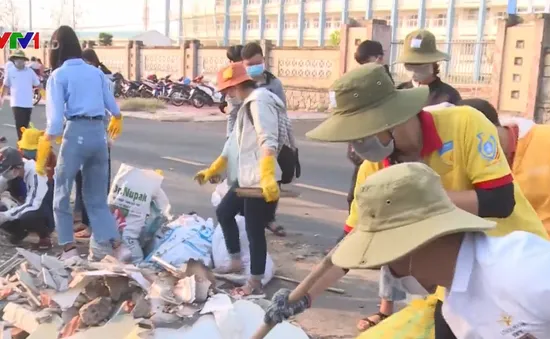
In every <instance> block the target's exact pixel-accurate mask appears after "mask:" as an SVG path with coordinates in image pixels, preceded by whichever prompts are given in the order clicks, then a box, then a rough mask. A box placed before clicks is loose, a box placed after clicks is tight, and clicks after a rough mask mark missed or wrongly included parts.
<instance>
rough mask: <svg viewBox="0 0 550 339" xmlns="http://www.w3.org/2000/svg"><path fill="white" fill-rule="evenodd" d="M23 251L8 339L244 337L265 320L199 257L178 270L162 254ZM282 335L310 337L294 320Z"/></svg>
mask: <svg viewBox="0 0 550 339" xmlns="http://www.w3.org/2000/svg"><path fill="white" fill-rule="evenodd" d="M17 251H18V254H17V255H16V256H14V257H13V258H12V259H10V260H9V261H8V262H6V264H4V265H3V267H1V271H0V274H1V275H2V278H0V300H1V301H0V309H1V314H2V319H3V323H2V327H1V328H0V331H1V332H0V333H2V334H1V335H3V336H2V338H12V337H17V338H19V336H18V335H19V334H25V335H26V333H28V334H29V337H28V338H30V339H50V338H51V339H57V338H98V337H99V336H101V335H105V336H108V337H109V338H113V339H114V338H127V339H137V338H151V339H153V338H161V337H162V338H163V339H169V338H182V337H184V338H189V339H193V338H197V339H204V338H210V339H218V338H219V339H245V338H250V337H251V336H252V334H253V333H254V331H255V330H256V329H257V328H258V327H259V326H260V324H261V323H262V321H263V315H264V312H263V310H262V308H261V307H260V306H259V305H258V304H255V303H252V302H250V301H246V300H239V301H236V302H235V301H234V300H232V299H231V298H230V296H229V295H227V294H225V293H224V292H222V291H221V290H219V289H218V288H217V287H216V286H217V282H216V280H215V278H214V276H213V274H212V272H211V271H210V270H209V269H208V268H207V267H206V266H205V265H204V264H202V263H201V262H199V261H196V260H193V259H190V260H189V261H188V262H187V263H186V264H184V265H182V266H180V267H179V268H176V267H174V266H172V265H170V264H168V263H166V262H164V261H163V260H162V259H157V258H156V257H155V260H156V262H157V264H158V265H159V266H160V267H162V268H161V269H156V270H154V269H149V268H138V267H136V266H134V265H125V264H121V263H119V262H117V261H116V259H114V258H112V257H106V258H104V259H103V260H102V261H100V262H87V261H85V260H83V259H81V258H78V257H77V258H73V259H70V260H67V261H65V262H61V261H60V260H58V259H56V258H54V257H52V256H48V255H38V254H35V253H32V252H30V251H27V250H24V249H17ZM263 302H264V303H265V300H264V301H263ZM23 337H24V336H23ZM283 337H286V338H295V339H301V338H304V339H305V338H308V336H307V335H306V334H305V332H303V331H302V330H301V329H300V328H298V327H296V326H294V325H291V324H290V323H283V324H280V325H278V326H277V327H276V328H275V329H274V330H273V331H272V332H271V333H270V335H269V336H268V337H267V338H283Z"/></svg>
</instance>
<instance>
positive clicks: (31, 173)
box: [0, 159, 48, 220]
mask: <svg viewBox="0 0 550 339" xmlns="http://www.w3.org/2000/svg"><path fill="white" fill-rule="evenodd" d="M23 162H24V168H25V174H24V176H23V181H24V182H25V185H26V186H27V196H26V197H25V201H24V202H23V204H21V205H20V206H16V207H13V208H10V209H9V210H7V211H6V212H5V215H6V216H7V217H8V220H15V219H19V218H21V216H23V214H25V213H28V212H32V211H36V210H38V209H39V208H40V206H41V205H42V200H43V199H44V197H45V196H46V193H47V192H48V177H46V176H45V175H39V174H38V173H36V170H35V166H36V164H35V162H34V160H27V159H23ZM7 189H8V181H7V180H6V179H4V177H2V176H0V192H4V191H6V190H7Z"/></svg>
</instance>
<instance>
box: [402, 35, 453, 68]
mask: <svg viewBox="0 0 550 339" xmlns="http://www.w3.org/2000/svg"><path fill="white" fill-rule="evenodd" d="M448 60H449V55H448V54H447V53H443V52H441V51H438V50H437V45H436V40H435V36H434V35H433V34H432V32H430V31H428V30H425V29H419V30H416V31H414V32H411V33H409V34H408V35H407V37H406V38H405V41H404V42H403V51H402V52H401V55H399V57H398V58H397V61H396V62H397V63H403V64H431V63H434V62H439V61H448Z"/></svg>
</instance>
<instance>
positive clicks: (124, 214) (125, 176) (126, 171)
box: [108, 164, 164, 239]
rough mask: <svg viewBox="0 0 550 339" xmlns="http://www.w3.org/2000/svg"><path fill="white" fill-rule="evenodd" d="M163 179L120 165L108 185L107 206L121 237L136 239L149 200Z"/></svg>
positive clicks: (148, 171)
mask: <svg viewBox="0 0 550 339" xmlns="http://www.w3.org/2000/svg"><path fill="white" fill-rule="evenodd" d="M163 179H164V178H163V177H162V175H160V174H158V173H156V172H155V171H153V170H145V169H140V168H135V167H133V166H130V165H128V164H121V165H120V168H119V169H118V172H117V174H116V175H115V178H114V180H113V183H112V185H111V190H110V192H109V199H108V202H109V206H111V210H112V211H113V212H114V213H115V216H116V218H117V221H118V223H119V229H120V230H121V231H122V233H123V234H124V235H125V236H127V237H130V238H133V239H138V238H139V236H140V234H141V232H142V230H143V228H144V226H145V220H146V218H147V215H148V214H149V212H150V206H151V201H152V200H153V196H155V195H158V194H159V191H160V190H161V188H160V186H161V184H162V181H163Z"/></svg>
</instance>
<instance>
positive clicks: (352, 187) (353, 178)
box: [348, 166, 360, 213]
mask: <svg viewBox="0 0 550 339" xmlns="http://www.w3.org/2000/svg"><path fill="white" fill-rule="evenodd" d="M359 167H360V166H355V168H354V169H353V175H352V176H351V185H350V188H349V192H348V213H349V212H351V203H352V202H353V197H354V195H355V183H356V181H357V173H358V172H359Z"/></svg>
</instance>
